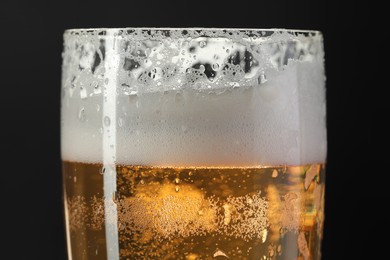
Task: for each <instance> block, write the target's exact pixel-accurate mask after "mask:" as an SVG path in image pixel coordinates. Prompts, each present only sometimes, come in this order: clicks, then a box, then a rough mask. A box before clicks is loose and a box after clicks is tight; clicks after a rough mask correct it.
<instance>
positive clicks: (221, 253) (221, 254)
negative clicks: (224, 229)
mask: <svg viewBox="0 0 390 260" xmlns="http://www.w3.org/2000/svg"><path fill="white" fill-rule="evenodd" d="M218 256H222V257H226V258H229V257H228V256H227V255H226V254H225V253H224V252H222V251H221V250H217V251H216V252H215V253H214V254H213V257H214V258H216V257H218Z"/></svg>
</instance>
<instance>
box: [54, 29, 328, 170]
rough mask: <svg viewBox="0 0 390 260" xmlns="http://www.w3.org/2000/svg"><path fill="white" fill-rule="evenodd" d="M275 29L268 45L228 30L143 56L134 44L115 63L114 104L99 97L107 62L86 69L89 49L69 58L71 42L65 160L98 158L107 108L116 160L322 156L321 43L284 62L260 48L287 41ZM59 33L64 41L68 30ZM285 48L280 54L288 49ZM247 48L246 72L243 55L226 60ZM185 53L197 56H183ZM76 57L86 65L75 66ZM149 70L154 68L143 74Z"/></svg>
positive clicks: (311, 159)
mask: <svg viewBox="0 0 390 260" xmlns="http://www.w3.org/2000/svg"><path fill="white" fill-rule="evenodd" d="M280 35H281V34H275V35H274V38H272V36H271V37H268V38H266V39H263V38H262V39H261V40H262V41H263V42H266V43H267V42H268V43H269V44H264V43H262V44H259V43H256V45H251V44H253V42H251V41H245V40H243V41H239V40H237V39H231V38H228V37H227V38H222V39H220V38H218V39H215V40H214V41H213V40H212V39H207V38H205V37H198V38H194V39H188V42H187V43H186V44H184V43H183V42H184V40H183V41H182V42H180V46H181V47H180V48H178V47H177V45H176V46H175V44H176V43H177V42H179V40H176V41H173V42H172V40H170V42H169V44H170V45H169V44H166V43H165V42H164V45H157V47H156V48H155V50H151V51H150V52H148V51H145V53H146V56H143V55H139V56H138V58H139V61H137V62H134V61H136V59H135V56H136V55H133V54H134V50H132V52H131V53H133V54H132V56H131V55H130V56H128V57H130V58H131V60H130V62H129V60H127V62H128V64H127V65H126V61H125V60H124V61H123V63H121V64H120V66H119V68H120V69H118V74H117V75H118V77H117V78H116V81H115V86H114V87H116V88H117V95H116V96H115V103H114V104H116V105H115V106H112V105H111V107H109V108H108V107H107V103H106V102H107V100H106V99H107V98H110V97H107V96H105V95H104V88H108V87H111V86H110V79H105V77H104V73H105V70H104V67H107V64H103V62H102V65H98V66H97V67H96V68H94V72H91V69H90V68H89V70H88V65H85V64H92V65H91V66H93V63H94V62H95V61H94V59H93V56H91V54H88V53H87V54H86V55H84V58H82V59H80V60H77V61H74V60H72V58H69V56H72V55H73V56H75V55H74V54H75V50H74V49H72V48H68V49H66V50H65V52H64V67H63V68H64V69H63V93H64V94H63V100H62V127H61V129H62V132H61V142H62V145H61V147H62V158H63V160H69V161H82V162H91V163H92V162H102V161H103V148H102V147H103V142H104V141H103V140H104V138H109V135H110V133H109V134H108V135H107V133H106V134H105V130H107V126H106V125H105V124H104V121H105V120H103V118H105V114H104V113H106V112H104V111H108V110H109V111H111V112H110V116H111V117H114V118H111V122H114V123H115V126H114V127H113V126H110V129H111V130H113V132H114V133H111V134H112V135H115V138H116V139H115V140H116V142H115V145H113V146H112V147H111V149H114V150H115V160H116V162H117V163H119V164H126V165H151V166H229V167H230V166H245V167H252V166H259V165H284V164H287V165H299V164H308V163H324V162H325V160H326V147H327V142H326V124H325V89H324V68H323V53H322V49H320V51H318V50H317V51H316V52H315V53H314V54H313V52H310V55H309V54H308V55H303V56H300V57H299V58H296V57H292V58H288V59H286V60H285V61H284V62H283V59H282V58H283V57H282V58H280V57H279V59H278V58H277V57H275V56H271V55H268V56H267V55H263V56H262V54H264V53H266V54H267V53H270V51H269V52H268V50H271V49H272V50H274V48H273V47H272V46H273V45H272V44H273V43H274V42H275V41H276V40H275V39H277V41H280V42H282V43H283V42H284V43H285V42H288V41H290V40H288V41H286V39H290V37H291V35H288V37H289V38H283V39H284V40H280V37H281V36H280ZM282 36H283V35H282ZM67 37H70V36H69V35H68V36H67ZM275 37H279V38H275ZM299 37H301V38H299ZM299 37H296V38H294V39H293V40H294V41H295V42H298V44H294V46H295V47H294V48H296V49H297V48H298V47H297V46H299V45H301V46H304V47H303V48H306V49H309V48H312V47H310V46H308V45H305V44H306V42H305V40H306V39H312V38H314V36H307V37H303V38H302V36H299ZM316 37H317V39H316V41H315V43H317V44H318V43H319V44H321V40H322V39H321V36H318V35H317V36H316ZM318 37H320V38H318ZM66 39H68V40H66V41H65V42H66V43H68V44H69V42H72V41H71V40H72V39H73V38H72V37H70V38H66ZM256 39H257V38H256ZM158 40H159V41H164V40H165V38H164V39H163V40H162V39H158ZM203 41H206V44H203V43H202V42H203ZM119 42H120V41H118V43H117V44H118V46H121V45H120V44H119ZM248 42H249V43H248ZM311 43H313V42H311ZM84 44H86V43H85V42H84ZM88 44H91V43H90V42H88ZM93 44H94V43H92V44H91V45H89V46H93ZM183 44H184V45H183ZM194 44H198V46H199V47H197V48H195V54H194V52H190V51H189V50H190V48H191V46H192V45H194ZM202 45H203V46H202ZM258 46H261V51H260V52H259V47H258ZM281 46H282V48H283V44H282V45H281ZM286 46H287V47H286ZM286 46H285V49H284V54H285V55H286V53H287V54H288V53H289V51H290V52H291V50H289V49H288V48H289V45H288V44H287V45H286ZM317 47H318V46H317ZM105 48H107V46H105ZM319 48H321V46H320V47H319ZM85 49H88V48H85ZM95 49H96V48H95ZM100 49H102V48H100ZM151 49H153V48H151ZM226 49H230V51H229V52H226ZM183 50H184V52H182V51H183ZM222 50H223V51H222ZM245 51H246V52H245ZM295 51H296V50H294V53H295ZM248 52H249V53H251V54H252V56H250V59H251V60H253V62H252V64H251V66H252V67H250V69H249V70H248V69H245V70H244V69H242V68H244V67H245V66H248V63H247V64H244V62H238V63H237V62H236V64H234V63H232V62H230V63H229V61H228V60H229V57H231V56H230V55H231V53H235V55H236V56H237V53H248ZM308 53H309V52H308ZM122 54H123V53H122ZM211 54H213V55H211ZM100 55H101V57H102V58H101V60H103V58H104V57H103V55H102V54H100ZM188 55H197V57H196V58H192V59H190V58H189V57H190V56H188ZM95 56H96V55H95ZM140 57H141V58H140ZM168 57H169V62H166V60H168ZM211 57H212V58H211ZM241 57H242V56H241ZM130 58H128V59H130ZM182 58H183V59H182ZM67 59H68V60H67ZM141 59H142V60H145V59H147V60H146V61H145V62H142V61H141ZM211 59H212V60H211ZM66 60H67V61H66ZM243 60H244V59H243ZM158 62H160V64H159V66H157V65H156V64H158ZM76 63H77V65H79V64H80V63H82V64H83V67H86V68H87V69H85V68H81V69H80V70H79V71H77V69H78V68H77V69H75V66H74V64H76ZM95 63H96V62H95ZM161 63H163V64H161ZM164 63H165V64H164ZM72 64H73V65H72ZM137 64H138V65H137ZM197 64H200V65H202V64H213V65H214V64H218V65H214V66H212V67H213V70H212V73H213V74H212V75H211V76H210V74H207V70H209V72H210V71H211V70H210V68H209V67H207V68H205V67H204V66H203V67H202V66H200V65H199V66H198V65H197ZM111 65H112V64H111ZM112 66H114V65H112ZM206 66H207V65H206ZM210 66H211V65H210ZM229 66H230V67H229ZM121 68H124V69H121ZM126 68H127V70H126ZM129 68H130V70H129ZM230 68H232V69H231V70H230V71H229V69H230ZM205 70H206V71H205ZM151 71H154V73H155V74H154V75H151V73H149V74H147V73H145V72H151ZM169 71H171V72H172V73H171V74H169V73H168V72H169ZM82 73H84V74H85V75H82V76H81V77H80V74H82ZM229 73H230V74H229ZM144 74H145V75H147V76H146V77H145V79H143V78H142V75H144ZM74 75H76V77H74ZM167 75H168V76H167ZM111 83H112V81H111ZM72 84H73V85H72ZM100 88H101V89H100ZM83 97H84V98H83ZM86 97H87V98H86ZM111 104H112V102H111ZM105 106H106V107H105ZM80 111H82V117H81V118H80Z"/></svg>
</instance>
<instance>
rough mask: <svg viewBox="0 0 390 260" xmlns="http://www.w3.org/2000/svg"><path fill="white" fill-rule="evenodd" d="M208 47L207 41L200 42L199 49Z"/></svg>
mask: <svg viewBox="0 0 390 260" xmlns="http://www.w3.org/2000/svg"><path fill="white" fill-rule="evenodd" d="M206 45H207V43H206V42H205V41H200V42H199V47H201V48H203V47H205V46H206Z"/></svg>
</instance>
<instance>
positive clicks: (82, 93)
mask: <svg viewBox="0 0 390 260" xmlns="http://www.w3.org/2000/svg"><path fill="white" fill-rule="evenodd" d="M87 97H88V94H87V90H86V88H80V98H81V99H86V98H87Z"/></svg>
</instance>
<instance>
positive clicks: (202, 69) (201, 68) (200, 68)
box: [199, 65, 206, 73]
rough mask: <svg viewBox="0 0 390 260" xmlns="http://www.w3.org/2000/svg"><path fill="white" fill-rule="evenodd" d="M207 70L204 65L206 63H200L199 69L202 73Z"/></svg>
mask: <svg viewBox="0 0 390 260" xmlns="http://www.w3.org/2000/svg"><path fill="white" fill-rule="evenodd" d="M205 70H206V68H205V67H204V65H200V66H199V71H200V72H201V73H203V72H204V71H205Z"/></svg>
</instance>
